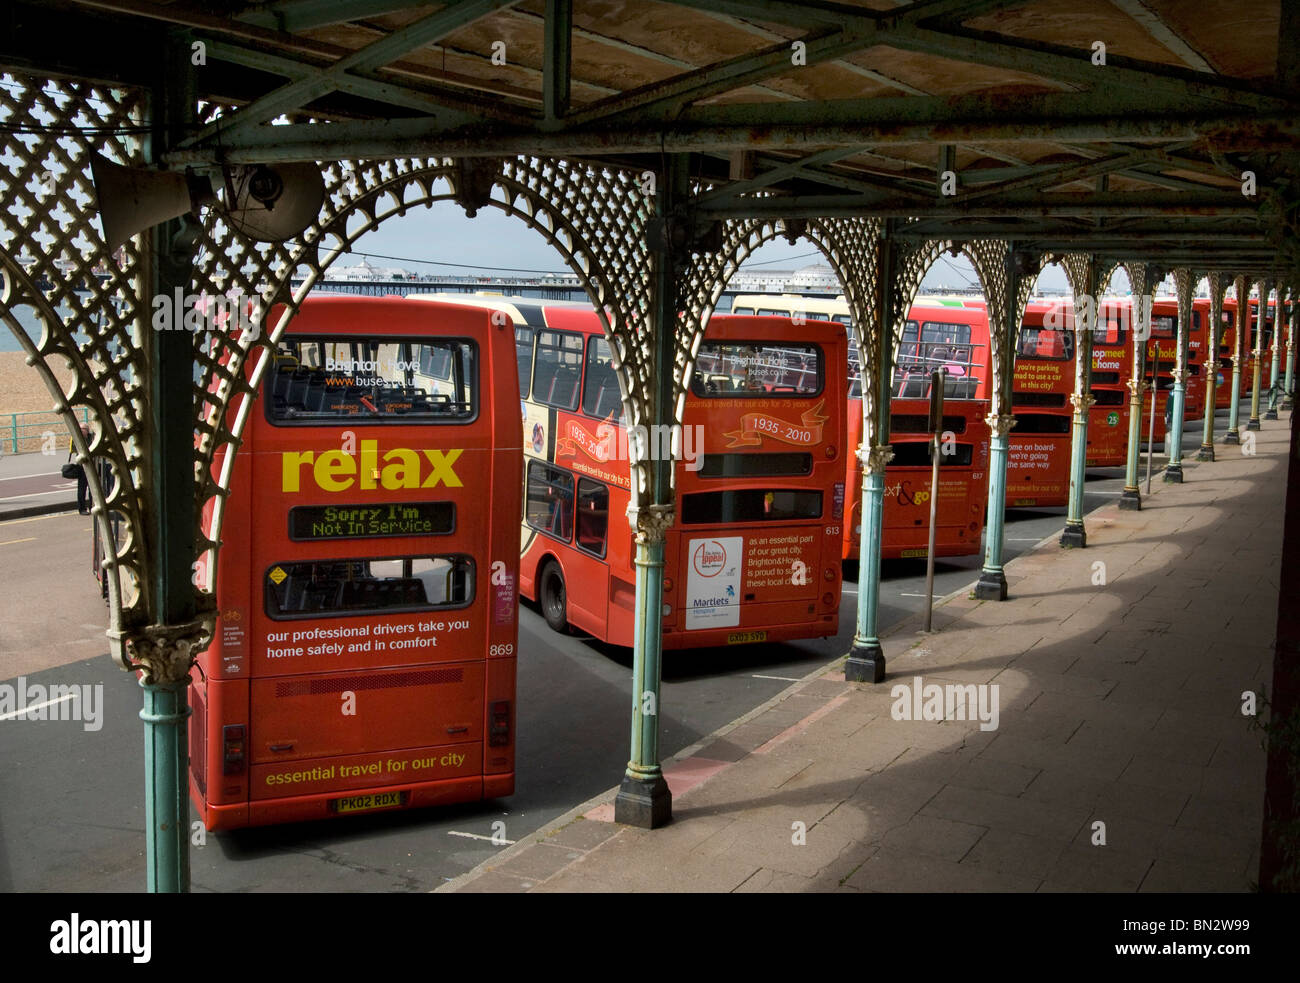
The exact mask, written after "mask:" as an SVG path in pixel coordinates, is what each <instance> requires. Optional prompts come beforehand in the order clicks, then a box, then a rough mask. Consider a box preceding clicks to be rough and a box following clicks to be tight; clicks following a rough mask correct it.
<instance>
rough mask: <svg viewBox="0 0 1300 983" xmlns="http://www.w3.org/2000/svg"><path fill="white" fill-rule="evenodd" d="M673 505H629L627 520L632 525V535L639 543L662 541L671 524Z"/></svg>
mask: <svg viewBox="0 0 1300 983" xmlns="http://www.w3.org/2000/svg"><path fill="white" fill-rule="evenodd" d="M673 514H674V506H672V505H642V506H640V507H638V506H635V505H629V506H628V507H627V521H628V524H629V525H630V526H631V527H632V532H633V535H634V536H635V537H636V541H637V543H638V544H640V543H662V542H663V541H664V540H665V539H666V538H667V534H668V529H669V527H670V526H672V524H673Z"/></svg>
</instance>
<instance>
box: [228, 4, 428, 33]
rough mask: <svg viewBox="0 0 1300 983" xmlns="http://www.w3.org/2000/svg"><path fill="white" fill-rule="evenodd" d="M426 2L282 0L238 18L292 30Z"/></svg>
mask: <svg viewBox="0 0 1300 983" xmlns="http://www.w3.org/2000/svg"><path fill="white" fill-rule="evenodd" d="M424 6H427V4H425V3H424V2H423V0H280V2H279V3H271V4H266V5H265V6H263V7H262V9H260V10H248V11H245V12H244V13H242V14H240V15H239V16H238V19H239V20H242V21H243V22H244V23H246V24H255V25H257V26H258V27H269V28H271V29H272V30H276V31H284V32H286V33H292V32H294V31H310V30H311V29H312V28H316V27H329V26H330V25H331V24H346V23H348V22H349V21H354V20H360V19H361V18H363V17H378V16H380V15H382V14H391V13H395V12H396V11H399V10H409V9H410V8H411V7H424Z"/></svg>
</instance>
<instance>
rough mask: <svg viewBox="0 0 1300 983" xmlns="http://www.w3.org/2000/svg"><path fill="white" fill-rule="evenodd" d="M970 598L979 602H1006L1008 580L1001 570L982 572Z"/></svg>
mask: <svg viewBox="0 0 1300 983" xmlns="http://www.w3.org/2000/svg"><path fill="white" fill-rule="evenodd" d="M970 596H971V597H973V598H974V599H975V600H977V601H1005V600H1006V599H1007V578H1006V575H1005V574H1004V573H1003V572H1002V571H1001V570H981V571H980V579H979V580H978V581H977V582H976V584H975V589H974V590H973V591H971V592H970Z"/></svg>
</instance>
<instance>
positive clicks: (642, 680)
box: [614, 155, 686, 829]
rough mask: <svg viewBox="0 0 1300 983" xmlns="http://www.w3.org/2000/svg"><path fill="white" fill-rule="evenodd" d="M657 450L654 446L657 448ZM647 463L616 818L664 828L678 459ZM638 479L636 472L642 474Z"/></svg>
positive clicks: (666, 188) (679, 170)
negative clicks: (663, 722) (662, 725)
mask: <svg viewBox="0 0 1300 983" xmlns="http://www.w3.org/2000/svg"><path fill="white" fill-rule="evenodd" d="M684 164H685V159H684V158H683V157H681V156H680V155H674V156H673V157H672V158H671V159H670V160H669V162H668V166H667V167H666V169H665V172H664V174H663V179H662V181H661V182H660V193H659V194H657V195H655V197H654V210H655V217H656V219H658V220H661V221H665V222H666V221H667V220H668V219H669V217H670V216H671V215H672V214H673V212H674V206H675V205H676V204H678V203H679V201H680V199H681V197H682V195H683V192H684V191H685V189H686V173H685V168H684ZM663 239H664V241H663V242H660V243H651V248H650V250H649V254H650V257H651V263H652V264H653V265H652V269H651V279H652V284H653V287H652V290H651V298H650V310H649V311H648V315H649V318H650V325H649V327H650V330H651V331H652V332H653V337H654V359H655V361H654V366H653V369H652V375H651V378H652V379H653V380H654V382H653V385H654V387H655V392H654V404H653V405H654V409H653V413H652V419H650V420H648V421H646V423H648V424H651V425H653V426H665V427H671V426H672V425H673V424H674V422H675V420H676V417H675V412H674V411H675V406H674V400H673V392H674V365H673V361H674V360H673V354H674V351H675V342H676V337H677V306H678V303H677V301H678V292H677V269H676V266H675V264H674V260H675V259H676V258H677V257H676V256H675V255H674V253H673V251H672V244H671V236H670V235H668V234H666V233H665V235H664V236H663ZM651 449H652V448H647V450H651ZM659 457H662V455H659V456H657V457H656V458H655V459H653V460H651V461H649V462H647V464H646V466H647V467H648V468H649V470H650V482H649V484H650V504H649V505H648V506H647V507H643V508H641V509H637V510H633V509H629V510H628V517H629V518H630V519H632V520H633V522H634V524H635V530H634V531H635V534H636V624H635V630H634V634H633V647H632V739H631V751H630V754H629V757H628V762H627V769H626V771H625V772H624V774H623V781H622V783H621V784H620V785H619V790H618V795H617V796H616V797H615V799H614V820H615V821H616V822H619V823H625V824H627V825H629V826H639V827H640V828H642V829H657V828H658V827H660V826H663V825H665V824H666V823H668V821H669V820H671V819H672V810H673V797H672V793H671V792H670V791H669V789H668V783H667V782H665V781H664V776H663V769H662V768H661V767H660V765H659V701H660V690H661V685H660V684H661V681H662V658H663V613H662V612H663V603H664V597H663V586H664V579H663V577H664V539H665V535H666V533H667V530H668V527H669V526H670V525H671V524H672V518H673V488H672V468H673V467H674V462H673V461H672V460H667V461H665V460H660V459H659ZM634 480H635V477H634Z"/></svg>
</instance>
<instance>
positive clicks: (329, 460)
mask: <svg viewBox="0 0 1300 983" xmlns="http://www.w3.org/2000/svg"><path fill="white" fill-rule="evenodd" d="M356 473H357V459H356V458H355V457H353V456H352V455H351V454H344V453H343V452H342V451H340V450H332V451H326V452H325V453H324V454H322V455H321V456H320V457H318V458H316V466H315V467H314V468H313V469H312V474H313V477H315V479H316V484H318V485H319V486H320V487H321V488H322V489H323V490H324V491H331V492H339V491H346V490H347V489H349V488H351V487H352V477H353V475H355V474H356ZM345 476H346V480H342V479H344V477H345Z"/></svg>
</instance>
